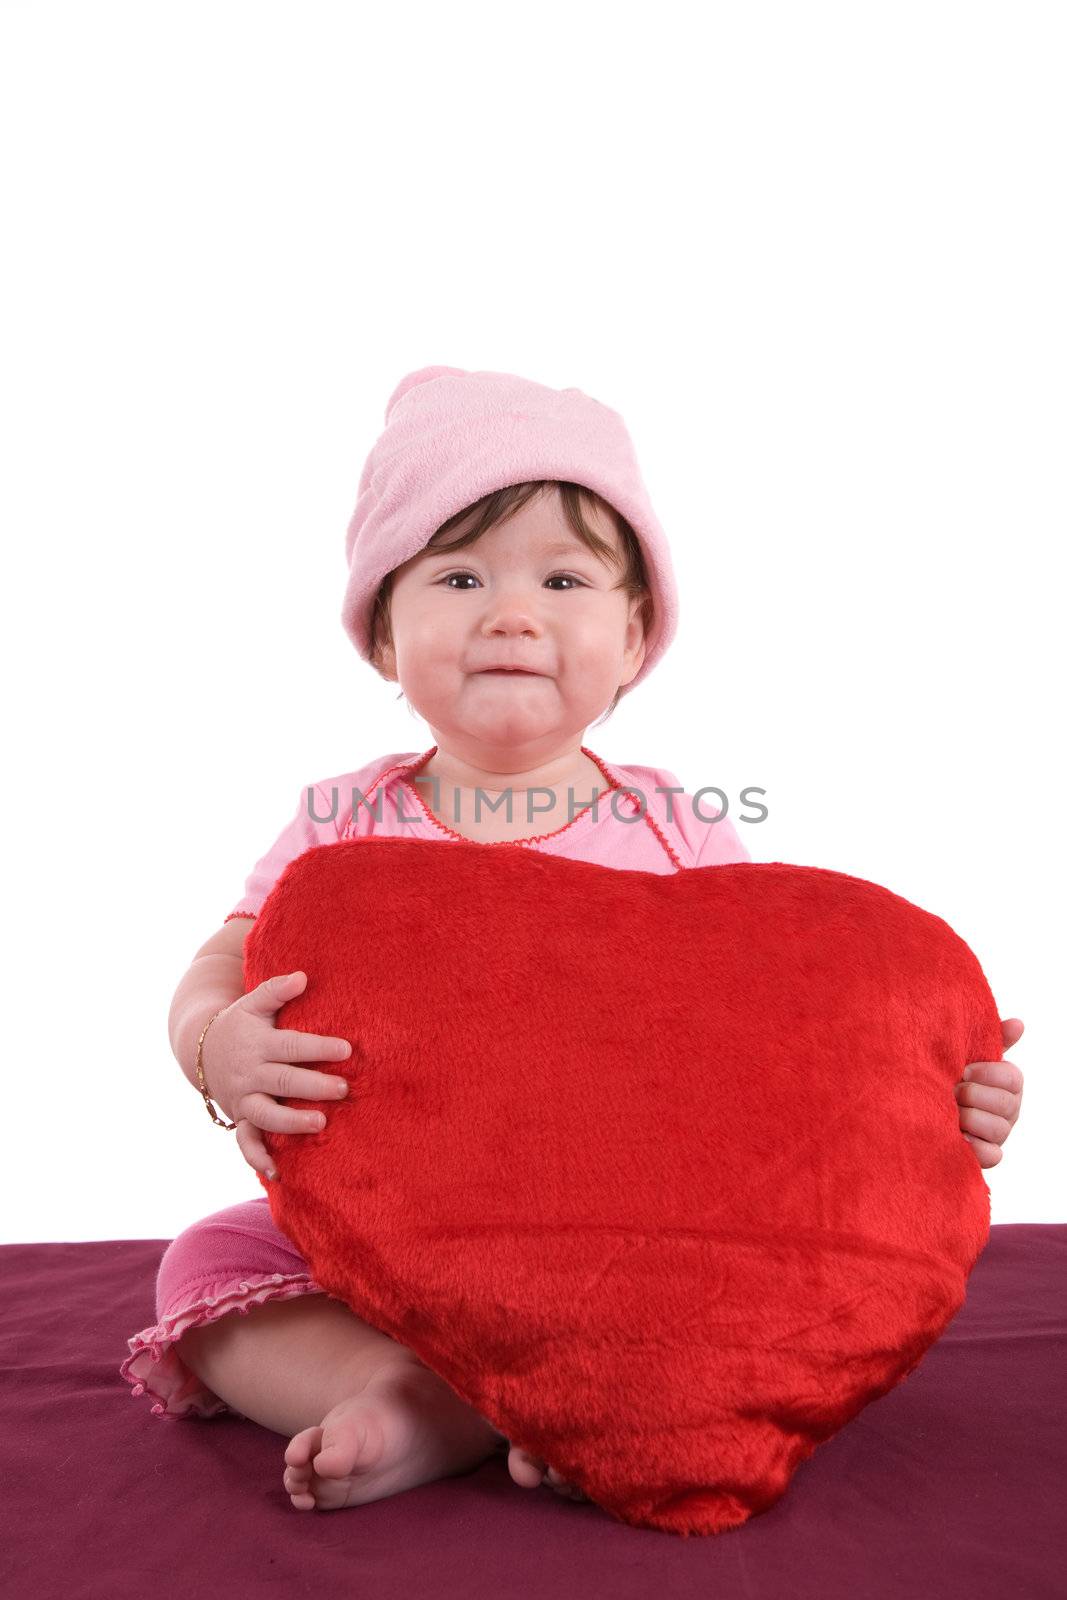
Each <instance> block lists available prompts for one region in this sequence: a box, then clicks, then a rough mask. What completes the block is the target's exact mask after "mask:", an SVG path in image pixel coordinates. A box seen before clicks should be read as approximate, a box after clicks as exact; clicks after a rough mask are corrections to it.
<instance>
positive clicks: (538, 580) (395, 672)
mask: <svg viewBox="0 0 1067 1600" xmlns="http://www.w3.org/2000/svg"><path fill="white" fill-rule="evenodd" d="M587 519H588V520H589V522H590V523H591V525H592V526H593V527H594V528H595V530H596V532H597V533H598V534H599V535H600V536H601V538H603V539H606V540H608V541H609V542H610V543H611V545H612V547H613V548H614V549H615V550H616V551H618V552H619V555H620V557H621V554H622V550H621V541H620V539H619V534H618V531H617V529H616V528H615V526H614V522H613V519H612V518H611V517H609V516H608V515H607V514H606V513H605V512H603V511H601V509H600V507H599V506H597V507H595V508H593V507H590V508H589V509H588V510H587ZM623 570H624V568H623V566H622V565H621V564H620V565H618V566H614V565H609V564H608V563H607V562H606V561H604V560H603V559H602V558H601V557H600V556H598V555H596V554H595V553H594V552H593V551H592V550H590V549H588V548H587V547H586V546H585V545H584V544H583V543H582V541H581V540H580V539H579V538H578V537H577V535H576V534H574V533H573V532H572V530H571V528H570V525H569V524H568V522H567V520H566V517H565V516H564V514H563V509H562V506H561V504H560V501H559V496H558V494H556V493H554V492H553V493H551V494H546V495H544V496H542V497H537V498H535V499H534V500H533V501H530V502H529V503H527V504H526V505H525V506H523V507H522V509H521V510H520V511H518V512H516V513H515V514H514V515H513V516H512V517H511V518H509V519H508V521H506V522H503V523H499V524H498V525H497V526H496V527H495V528H492V529H491V530H490V531H489V532H488V533H486V534H483V536H482V537H481V538H480V539H478V540H477V541H476V542H475V543H474V544H471V545H467V546H466V547H465V548H464V549H462V550H454V551H451V552H447V551H435V550H432V549H427V550H423V551H421V552H420V554H419V555H417V556H415V557H413V559H412V560H410V561H408V562H405V564H404V565H403V566H402V567H399V568H398V569H397V572H396V574H395V576H394V579H393V588H392V597H391V606H390V618H391V627H392V634H393V644H392V646H389V647H386V649H385V650H384V652H383V658H382V664H383V672H384V676H386V677H388V678H393V679H395V680H396V681H398V682H399V683H400V686H401V688H402V689H403V691H404V694H405V696H406V697H407V699H408V701H409V703H410V704H411V705H412V706H413V707H414V709H415V710H416V711H417V712H418V713H419V715H420V716H422V717H423V718H424V719H425V721H426V722H427V723H428V724H429V726H430V727H431V728H432V729H433V730H434V733H435V736H436V737H437V739H438V742H439V743H440V742H442V735H443V736H445V737H446V738H449V739H452V740H457V739H458V740H459V741H460V742H465V741H474V743H475V744H476V745H478V746H482V747H490V748H492V749H496V750H501V749H508V748H514V747H520V746H527V747H531V748H537V747H542V746H550V745H551V744H552V742H553V741H554V740H555V739H557V738H558V739H568V738H572V737H573V735H574V734H575V733H580V732H581V731H582V730H584V729H585V728H587V727H588V726H589V724H590V723H591V722H593V721H594V720H595V718H596V717H598V716H599V715H600V714H601V712H603V711H604V710H605V709H606V708H607V706H608V705H609V704H610V702H611V698H612V696H613V695H614V693H615V691H616V689H617V688H619V686H620V685H621V684H624V683H629V682H630V680H631V679H632V678H633V677H634V676H635V675H636V673H637V672H638V671H639V670H640V667H641V663H642V661H643V660H644V637H643V630H642V626H641V621H640V617H639V615H638V608H639V602H638V601H637V600H631V599H630V597H629V596H628V595H627V594H626V592H625V590H623V589H617V588H614V587H613V585H614V584H616V583H617V582H618V581H619V578H620V576H621V574H622V572H623ZM509 665H513V666H520V667H525V668H528V669H529V670H528V671H525V672H506V671H499V670H497V671H494V670H490V669H493V668H501V667H505V666H509Z"/></svg>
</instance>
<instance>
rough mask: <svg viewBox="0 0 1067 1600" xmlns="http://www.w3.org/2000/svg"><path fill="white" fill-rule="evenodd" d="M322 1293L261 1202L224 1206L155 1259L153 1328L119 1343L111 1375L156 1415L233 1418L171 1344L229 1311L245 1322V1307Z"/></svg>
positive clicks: (225, 1405)
mask: <svg viewBox="0 0 1067 1600" xmlns="http://www.w3.org/2000/svg"><path fill="white" fill-rule="evenodd" d="M325 1293H326V1291H325V1289H323V1288H322V1287H321V1285H320V1284H317V1283H316V1282H315V1280H314V1279H313V1278H312V1276H311V1273H310V1272H309V1270H308V1264H307V1262H306V1261H305V1260H304V1258H303V1256H302V1255H301V1254H300V1252H299V1251H298V1250H297V1248H296V1246H295V1245H294V1244H293V1243H292V1242H291V1241H290V1240H289V1239H287V1238H286V1236H285V1234H284V1233H281V1232H280V1231H279V1230H278V1228H277V1227H276V1226H275V1224H274V1219H273V1217H272V1216H271V1214H270V1204H269V1202H268V1200H267V1196H266V1195H262V1196H261V1197H260V1198H259V1199H258V1200H243V1201H242V1202H241V1203H240V1204H239V1205H235V1206H226V1207H225V1209H224V1210H222V1211H215V1212H212V1214H211V1215H210V1216H208V1217H201V1219H200V1221H199V1222H194V1223H193V1224H192V1226H191V1227H188V1228H186V1229H185V1230H184V1232H183V1233H179V1235H178V1237H177V1238H176V1239H174V1240H172V1241H171V1243H170V1244H169V1245H168V1246H167V1248H166V1250H165V1251H164V1252H163V1259H162V1261H161V1262H160V1263H159V1271H158V1272H157V1274H156V1322H155V1325H154V1327H151V1328H142V1330H141V1332H140V1333H135V1334H134V1335H133V1337H132V1339H128V1340H127V1341H126V1342H127V1344H128V1345H129V1347H130V1354H129V1355H128V1356H127V1357H126V1360H125V1361H124V1362H123V1363H122V1366H121V1367H120V1368H119V1371H120V1373H121V1375H122V1376H123V1377H124V1378H125V1379H126V1380H127V1381H128V1382H129V1383H131V1384H132V1385H133V1389H132V1394H133V1395H142V1394H144V1393H145V1392H146V1391H147V1392H148V1394H150V1395H151V1396H152V1397H153V1399H154V1400H155V1404H154V1405H153V1407H152V1411H153V1413H154V1414H155V1415H156V1416H160V1417H187V1416H197V1417H213V1416H215V1415H216V1414H217V1413H218V1412H220V1411H229V1412H233V1407H232V1406H228V1405H227V1404H226V1402H225V1401H224V1400H221V1399H220V1398H219V1396H218V1395H217V1394H214V1393H213V1392H212V1391H211V1390H210V1389H208V1388H207V1387H206V1386H205V1385H204V1384H203V1383H201V1381H200V1379H199V1378H198V1377H197V1376H196V1374H195V1373H193V1372H190V1370H189V1368H188V1367H187V1366H186V1365H185V1363H184V1362H183V1360H182V1358H181V1355H180V1354H179V1341H180V1339H181V1336H182V1334H183V1333H184V1332H185V1330H186V1328H196V1327H199V1326H200V1325H201V1324H202V1323H205V1322H214V1321H216V1320H217V1319H218V1318H219V1317H224V1316H227V1315H229V1313H230V1312H233V1311H239V1312H240V1313H241V1314H242V1316H247V1314H248V1312H249V1310H250V1309H251V1308H252V1306H261V1305H265V1304H266V1302H267V1301H268V1300H289V1299H291V1298H292V1296H293V1295H297V1294H325ZM234 1414H235V1415H239V1413H234Z"/></svg>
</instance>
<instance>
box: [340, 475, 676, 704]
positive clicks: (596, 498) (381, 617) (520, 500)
mask: <svg viewBox="0 0 1067 1600" xmlns="http://www.w3.org/2000/svg"><path fill="white" fill-rule="evenodd" d="M553 489H557V490H558V491H559V494H560V498H561V500H562V502H563V511H564V515H565V516H566V518H567V521H568V523H569V524H570V526H571V528H572V529H573V531H574V533H575V534H577V536H578V538H579V539H581V541H582V543H583V544H585V545H587V546H588V548H589V549H590V550H592V551H593V553H594V554H595V555H598V556H600V558H601V559H602V560H605V561H609V562H610V563H611V564H612V565H613V566H618V565H620V558H619V556H618V554H617V553H616V551H615V549H614V548H613V547H612V545H610V544H609V543H608V542H607V540H606V539H602V538H601V537H600V535H599V534H598V533H597V532H596V531H595V530H594V529H593V528H591V527H590V526H589V524H588V523H587V522H586V520H585V516H584V515H583V510H584V507H583V500H587V501H588V502H589V503H590V504H592V505H594V506H597V507H599V508H601V509H602V510H603V511H605V512H606V513H607V514H608V515H609V516H610V517H612V518H613V519H614V522H615V527H616V528H617V530H618V533H619V538H620V540H621V543H622V548H623V555H622V562H621V564H622V566H623V572H622V576H621V577H620V578H619V581H618V583H616V584H614V585H613V587H614V588H616V589H625V590H626V592H627V595H628V596H629V597H630V598H631V599H636V598H640V600H641V606H640V608H639V615H640V617H641V622H642V625H643V627H644V630H645V637H646V638H647V637H648V635H649V633H650V632H651V628H652V620H653V605H652V591H651V588H650V586H649V582H648V576H647V573H646V570H645V563H644V557H643V556H642V554H641V546H640V544H639V543H638V540H637V535H636V534H635V533H634V530H633V529H632V528H631V526H630V524H629V523H628V522H627V521H626V519H625V517H623V516H622V515H621V513H620V512H618V511H616V510H615V507H614V506H612V505H610V504H609V503H608V501H606V500H604V499H603V498H602V497H601V496H600V495H598V494H597V493H596V491H595V490H594V489H589V488H586V486H585V484H581V483H566V482H561V481H559V480H558V479H555V478H541V479H537V480H535V481H533V482H530V483H513V484H511V485H509V487H508V488H506V489H494V490H492V491H491V492H490V493H489V494H486V495H483V496H482V498H481V499H480V500H476V501H475V502H474V503H473V505H469V506H466V507H465V508H464V509H463V510H462V511H457V512H456V514H455V516H452V517H449V519H448V521H447V522H443V523H442V524H441V526H440V527H439V528H438V529H437V531H436V533H435V534H434V535H433V537H432V538H431V539H429V540H428V541H427V544H426V549H428V550H429V549H431V548H432V549H434V550H463V549H465V548H466V546H467V545H471V544H474V542H475V540H477V539H480V538H481V537H482V534H483V533H488V532H489V529H490V528H495V527H496V525H497V523H499V522H505V521H506V520H507V518H508V517H510V516H513V515H514V513H515V512H516V511H520V510H521V509H522V507H523V506H524V505H526V504H527V502H528V501H530V500H532V499H533V498H534V497H535V496H536V495H539V494H547V493H549V492H551V491H552V490H553ZM472 515H473V516H474V522H473V524H472V526H471V527H470V528H468V529H467V531H466V532H465V533H460V534H457V535H456V537H455V538H454V539H449V538H448V534H449V533H451V532H452V530H453V529H454V528H458V527H459V526H460V525H461V524H462V523H463V522H465V521H466V520H467V519H468V517H470V516H472ZM394 570H395V569H394ZM392 587H393V573H392V572H389V573H387V574H386V576H385V577H384V578H383V579H382V581H381V583H380V584H379V586H378V593H377V594H376V595H375V597H374V606H373V609H372V611H371V623H370V654H371V660H372V661H373V660H374V659H375V658H376V657H377V654H378V651H379V650H380V648H381V647H382V646H383V645H386V644H391V643H392V639H393V634H392V628H391V626H390V621H389V598H390V595H391V593H392ZM397 698H398V699H402V698H403V691H401V693H400V695H398V696H397ZM621 698H622V688H621V687H620V688H618V689H616V691H615V698H614V699H613V700H612V702H611V704H610V706H609V707H608V709H607V710H606V711H605V712H604V714H603V716H601V717H598V718H597V722H596V724H595V726H599V724H600V723H601V722H606V721H607V719H608V717H610V716H611V714H612V712H613V711H614V710H615V707H616V706H617V705H618V703H619V700H620V699H621Z"/></svg>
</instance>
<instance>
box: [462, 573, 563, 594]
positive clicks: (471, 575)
mask: <svg viewBox="0 0 1067 1600" xmlns="http://www.w3.org/2000/svg"><path fill="white" fill-rule="evenodd" d="M453 578H474V573H473V572H449V573H448V574H447V575H446V576H445V577H444V578H442V579H441V582H442V583H446V584H451V582H452V579H453ZM557 578H564V579H566V581H567V582H568V583H572V584H573V583H576V584H579V585H582V579H581V578H576V577H575V575H574V573H573V572H554V573H553V574H552V576H551V577H550V578H546V579H545V582H546V583H555V581H556V579H557ZM475 582H477V579H475ZM563 592H564V593H565V594H566V593H567V591H566V590H564V591H563Z"/></svg>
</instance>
